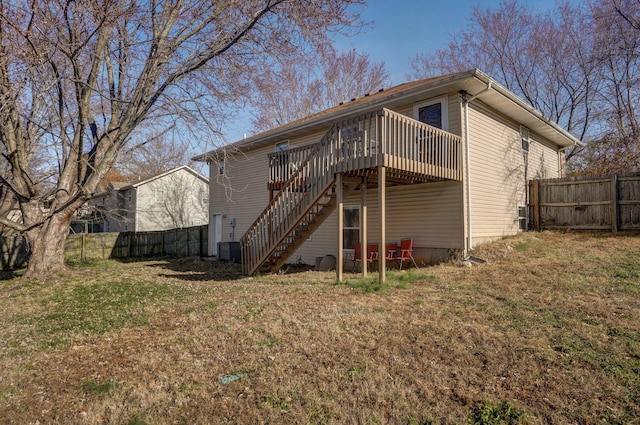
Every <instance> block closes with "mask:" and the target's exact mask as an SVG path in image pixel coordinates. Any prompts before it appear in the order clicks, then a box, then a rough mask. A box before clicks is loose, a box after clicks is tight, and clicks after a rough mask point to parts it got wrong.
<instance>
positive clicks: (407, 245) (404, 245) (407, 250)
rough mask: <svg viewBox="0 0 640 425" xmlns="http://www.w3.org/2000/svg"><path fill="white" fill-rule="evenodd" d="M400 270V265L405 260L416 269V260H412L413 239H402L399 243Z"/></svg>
mask: <svg viewBox="0 0 640 425" xmlns="http://www.w3.org/2000/svg"><path fill="white" fill-rule="evenodd" d="M398 260H400V270H402V263H403V262H404V261H405V260H411V261H412V262H413V265H414V266H415V267H416V268H418V265H417V264H416V260H414V259H413V239H403V240H401V241H400V257H398Z"/></svg>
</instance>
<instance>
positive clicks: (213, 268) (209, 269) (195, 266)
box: [148, 257, 244, 282]
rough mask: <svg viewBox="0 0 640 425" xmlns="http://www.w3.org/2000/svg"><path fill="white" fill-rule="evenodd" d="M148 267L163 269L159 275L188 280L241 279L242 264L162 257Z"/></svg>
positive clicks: (214, 260)
mask: <svg viewBox="0 0 640 425" xmlns="http://www.w3.org/2000/svg"><path fill="white" fill-rule="evenodd" d="M148 267H158V268H161V269H165V270H167V271H170V272H167V273H161V274H159V276H161V277H167V278H172V279H180V280H184V281H189V282H198V281H202V282H206V281H227V280H238V279H242V278H243V277H244V275H243V274H242V266H241V265H240V264H237V263H231V262H227V261H220V260H216V259H209V258H207V259H202V258H193V257H192V258H164V259H163V262H161V263H155V264H149V265H148Z"/></svg>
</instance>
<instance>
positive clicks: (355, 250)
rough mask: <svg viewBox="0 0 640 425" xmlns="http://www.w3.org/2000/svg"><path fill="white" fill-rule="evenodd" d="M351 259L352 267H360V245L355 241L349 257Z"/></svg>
mask: <svg viewBox="0 0 640 425" xmlns="http://www.w3.org/2000/svg"><path fill="white" fill-rule="evenodd" d="M351 261H353V268H354V269H357V268H358V267H362V264H360V263H361V262H362V245H360V244H359V243H357V244H356V246H355V247H353V257H352V258H351Z"/></svg>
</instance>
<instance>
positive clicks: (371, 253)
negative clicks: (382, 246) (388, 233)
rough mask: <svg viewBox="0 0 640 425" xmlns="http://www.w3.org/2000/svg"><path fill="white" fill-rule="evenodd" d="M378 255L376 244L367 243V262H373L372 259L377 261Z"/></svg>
mask: <svg viewBox="0 0 640 425" xmlns="http://www.w3.org/2000/svg"><path fill="white" fill-rule="evenodd" d="M378 255H379V253H378V244H377V243H370V244H367V262H369V263H373V262H374V261H378Z"/></svg>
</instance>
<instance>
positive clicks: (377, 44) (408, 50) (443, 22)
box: [225, 0, 580, 142]
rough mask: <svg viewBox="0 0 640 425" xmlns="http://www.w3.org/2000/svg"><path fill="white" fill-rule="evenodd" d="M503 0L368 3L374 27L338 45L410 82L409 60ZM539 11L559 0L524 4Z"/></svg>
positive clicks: (236, 132) (243, 125)
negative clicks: (473, 15)
mask: <svg viewBox="0 0 640 425" xmlns="http://www.w3.org/2000/svg"><path fill="white" fill-rule="evenodd" d="M501 1H502V0H395V1H394V0H368V2H367V7H366V9H365V11H364V14H363V18H364V20H365V21H369V22H372V24H371V25H370V26H369V27H367V28H365V29H364V30H363V32H362V33H360V34H358V35H356V36H353V37H351V38H348V39H347V38H344V37H337V38H336V46H337V47H339V48H341V49H343V50H349V49H356V51H358V52H360V53H368V54H369V58H370V59H372V60H374V61H378V62H380V61H382V62H384V63H385V66H386V69H387V71H388V72H389V74H390V75H391V84H392V85H394V86H395V85H398V84H400V83H403V82H405V81H406V73H407V71H408V69H409V59H411V58H413V57H414V56H415V55H416V54H418V53H430V52H433V51H435V50H436V49H438V48H439V47H443V46H445V45H446V43H447V42H448V40H449V39H450V36H451V35H453V34H454V33H455V32H456V31H460V30H463V29H464V28H465V26H467V25H469V18H470V17H471V11H472V7H473V6H474V5H477V6H480V7H483V8H490V9H495V8H497V7H498V6H499V5H500V3H501ZM574 1H580V0H574ZM521 3H523V4H525V5H527V6H529V7H531V8H532V9H534V10H540V11H546V10H549V9H552V8H554V7H555V6H556V0H521ZM244 134H247V135H251V133H250V124H249V122H248V120H247V119H246V118H242V117H241V116H240V117H238V120H237V121H236V122H235V123H233V125H231V126H229V128H228V129H227V131H226V132H225V139H226V141H227V142H235V141H237V140H240V139H242V137H243V135H244Z"/></svg>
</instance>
